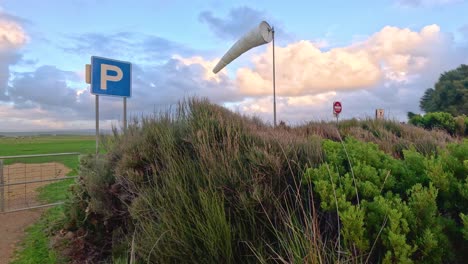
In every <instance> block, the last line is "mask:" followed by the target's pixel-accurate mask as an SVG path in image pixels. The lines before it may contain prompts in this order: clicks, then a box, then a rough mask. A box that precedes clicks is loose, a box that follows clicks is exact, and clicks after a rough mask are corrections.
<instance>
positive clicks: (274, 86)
mask: <svg viewBox="0 0 468 264" xmlns="http://www.w3.org/2000/svg"><path fill="white" fill-rule="evenodd" d="M271 31H272V33H271V34H272V37H273V124H274V126H275V127H276V80H275V77H276V76H275V29H274V28H272V29H271Z"/></svg>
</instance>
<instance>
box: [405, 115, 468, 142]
mask: <svg viewBox="0 0 468 264" xmlns="http://www.w3.org/2000/svg"><path fill="white" fill-rule="evenodd" d="M409 123H410V124H413V125H415V126H419V127H423V128H425V129H442V130H445V131H447V133H449V134H451V135H457V136H460V137H464V136H468V130H467V124H468V117H467V116H465V115H461V116H457V117H453V116H452V115H451V114H450V113H445V112H433V113H427V114H425V115H423V116H421V115H414V114H412V115H411V117H410V119H409Z"/></svg>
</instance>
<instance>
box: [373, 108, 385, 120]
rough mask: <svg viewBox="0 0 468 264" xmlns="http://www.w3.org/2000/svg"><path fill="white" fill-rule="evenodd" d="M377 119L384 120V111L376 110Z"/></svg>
mask: <svg viewBox="0 0 468 264" xmlns="http://www.w3.org/2000/svg"><path fill="white" fill-rule="evenodd" d="M375 119H384V110H383V109H376V110H375Z"/></svg>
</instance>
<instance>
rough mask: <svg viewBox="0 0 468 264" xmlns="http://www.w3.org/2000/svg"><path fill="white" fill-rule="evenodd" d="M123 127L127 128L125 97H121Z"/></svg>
mask: <svg viewBox="0 0 468 264" xmlns="http://www.w3.org/2000/svg"><path fill="white" fill-rule="evenodd" d="M123 128H124V131H125V130H127V97H124V98H123Z"/></svg>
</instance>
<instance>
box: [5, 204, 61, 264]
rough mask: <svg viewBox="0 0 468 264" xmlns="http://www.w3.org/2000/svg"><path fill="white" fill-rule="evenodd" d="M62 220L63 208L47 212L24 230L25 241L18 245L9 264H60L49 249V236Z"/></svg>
mask: <svg viewBox="0 0 468 264" xmlns="http://www.w3.org/2000/svg"><path fill="white" fill-rule="evenodd" d="M62 218H63V207H62V206H59V207H54V208H51V209H49V210H47V211H46V212H45V213H44V214H43V215H42V217H41V219H40V220H39V221H38V222H36V223H34V224H33V225H32V226H30V227H28V228H27V229H26V239H25V240H23V241H22V242H21V243H20V248H21V249H20V251H19V252H16V253H15V257H14V258H13V260H12V261H11V262H10V263H11V264H31V263H44V264H55V263H62V262H61V258H60V257H59V256H58V255H57V253H56V252H55V251H54V250H53V249H52V248H51V247H50V243H49V236H50V235H51V234H52V233H53V232H54V231H55V229H56V228H57V227H59V225H58V223H59V222H57V221H59V220H60V219H62Z"/></svg>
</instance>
